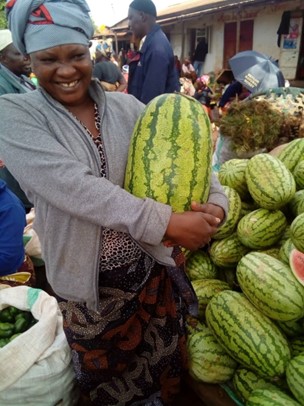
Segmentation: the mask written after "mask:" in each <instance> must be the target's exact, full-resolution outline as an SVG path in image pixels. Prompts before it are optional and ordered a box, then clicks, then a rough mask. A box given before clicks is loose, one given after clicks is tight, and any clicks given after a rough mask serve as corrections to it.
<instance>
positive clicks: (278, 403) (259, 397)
mask: <svg viewBox="0 0 304 406" xmlns="http://www.w3.org/2000/svg"><path fill="white" fill-rule="evenodd" d="M246 406H300V404H299V403H298V402H297V401H296V400H294V399H292V398H291V397H290V396H288V395H286V393H284V392H282V391H280V390H279V389H269V388H265V389H255V390H254V391H253V392H252V393H251V395H250V397H249V399H248V401H247V403H246Z"/></svg>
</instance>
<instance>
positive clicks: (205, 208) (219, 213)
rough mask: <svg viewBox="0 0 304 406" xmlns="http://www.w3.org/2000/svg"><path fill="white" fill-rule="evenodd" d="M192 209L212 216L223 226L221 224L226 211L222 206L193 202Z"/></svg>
mask: <svg viewBox="0 0 304 406" xmlns="http://www.w3.org/2000/svg"><path fill="white" fill-rule="evenodd" d="M191 209H192V210H193V211H200V212H202V213H207V214H211V215H212V216H214V217H216V218H218V219H219V221H218V223H219V224H221V222H222V221H223V219H224V217H225V212H224V210H223V209H222V208H221V207H220V206H217V205H216V204H212V203H197V202H192V203H191Z"/></svg>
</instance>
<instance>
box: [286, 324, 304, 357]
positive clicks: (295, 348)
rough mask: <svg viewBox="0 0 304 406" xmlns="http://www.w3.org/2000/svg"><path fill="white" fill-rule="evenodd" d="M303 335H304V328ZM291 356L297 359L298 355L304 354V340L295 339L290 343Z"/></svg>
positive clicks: (303, 329)
mask: <svg viewBox="0 0 304 406" xmlns="http://www.w3.org/2000/svg"><path fill="white" fill-rule="evenodd" d="M302 322H303V320H302ZM302 334H304V326H303V328H302ZM289 344H290V348H291V354H292V357H296V356H297V355H300V354H302V353H303V354H304V339H303V337H302V338H294V339H292V340H290V341H289Z"/></svg>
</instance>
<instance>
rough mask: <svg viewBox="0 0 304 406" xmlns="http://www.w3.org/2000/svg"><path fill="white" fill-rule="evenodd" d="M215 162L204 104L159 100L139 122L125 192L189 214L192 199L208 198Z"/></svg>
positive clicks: (169, 96)
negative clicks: (187, 211) (186, 211)
mask: <svg viewBox="0 0 304 406" xmlns="http://www.w3.org/2000/svg"><path fill="white" fill-rule="evenodd" d="M211 160H212V137H211V126H210V121H209V118H208V116H207V114H206V113H205V111H204V110H203V109H202V106H201V104H200V103H199V102H198V101H196V100H195V99H193V98H191V97H187V96H185V95H181V94H173V93H172V94H171V93H170V94H164V95H161V96H158V97H156V98H154V99H153V100H151V102H150V103H149V104H148V105H147V106H146V108H145V109H144V111H143V113H142V114H141V116H140V117H139V119H138V121H137V123H136V126H135V129H134V132H133V136H132V139H131V143H130V148H129V155H128V162H127V168H126V176H125V189H126V190H128V191H129V192H130V193H132V194H133V195H135V196H138V197H150V198H152V199H154V200H156V201H158V202H162V203H166V204H168V205H170V206H171V207H172V208H173V211H175V212H182V211H185V210H189V208H190V204H191V201H193V200H195V201H197V202H206V201H207V199H208V196H209V191H210V180H211V169H212V166H211Z"/></svg>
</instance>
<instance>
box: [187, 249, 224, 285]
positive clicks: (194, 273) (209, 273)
mask: <svg viewBox="0 0 304 406" xmlns="http://www.w3.org/2000/svg"><path fill="white" fill-rule="evenodd" d="M186 272H187V274H188V276H189V279H190V280H191V281H194V280H196V279H216V278H217V277H218V269H217V267H216V265H215V264H214V263H213V262H212V260H211V258H210V255H209V254H208V253H207V252H206V251H202V250H197V251H195V252H192V253H191V254H190V256H189V257H188V258H187V259H186Z"/></svg>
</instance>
